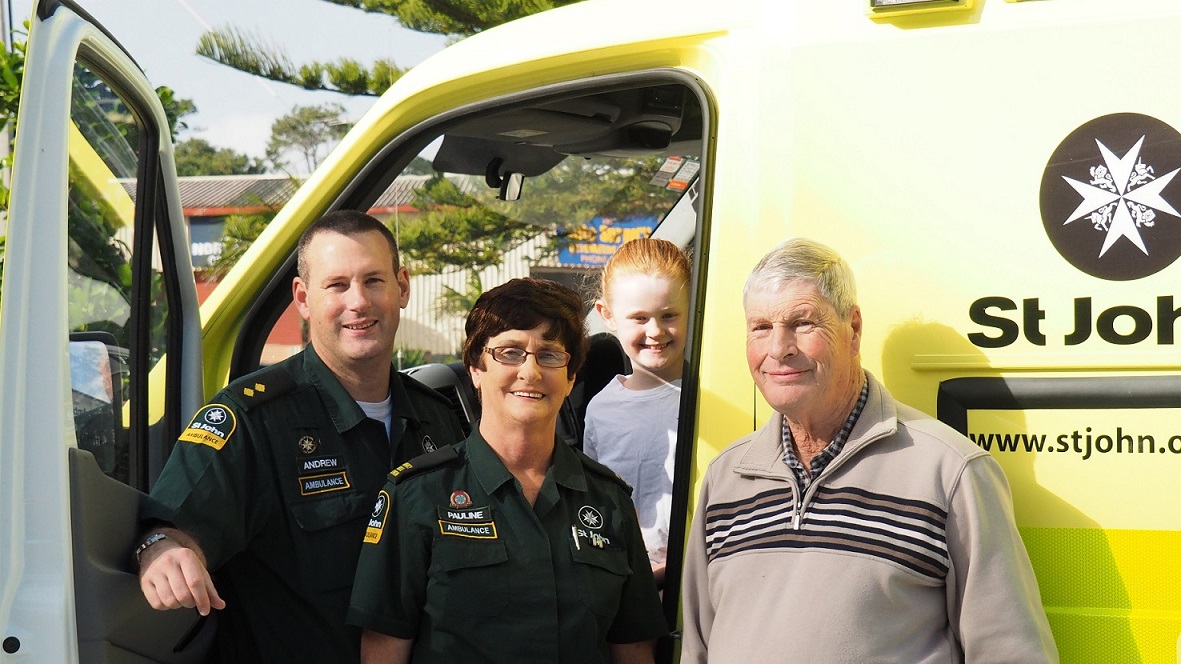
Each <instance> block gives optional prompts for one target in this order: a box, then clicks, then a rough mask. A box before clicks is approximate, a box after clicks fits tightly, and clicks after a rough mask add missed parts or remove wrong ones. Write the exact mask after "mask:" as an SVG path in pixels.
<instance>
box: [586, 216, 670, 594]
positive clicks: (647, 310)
mask: <svg viewBox="0 0 1181 664" xmlns="http://www.w3.org/2000/svg"><path fill="white" fill-rule="evenodd" d="M595 309H596V310H597V311H598V312H599V315H600V316H602V317H603V321H604V322H605V323H606V325H607V328H608V329H609V330H611V332H612V333H614V334H615V336H616V338H618V339H619V343H620V344H621V345H622V346H623V350H624V352H625V353H627V356H628V357H629V358H631V365H632V373H631V374H630V375H628V376H616V377H615V379H614V380H612V381H611V382H609V383H608V384H607V386H606V387H604V388H603V390H602V391H601V392H599V393H598V394H597V395H595V397H594V398H593V399H591V402H590V404H589V405H588V406H587V411H586V430H585V435H584V439H583V440H584V443H583V450H584V451H585V452H586V454H587V455H588V456H590V457H591V458H592V459H595V460H597V461H599V462H600V463H602V464H604V465H606V466H608V467H609V468H611V469H612V470H614V471H615V472H616V473H618V474H619V476H620V477H622V478H623V479H624V480H625V481H627V483H628V484H630V485H631V486H632V501H633V502H635V504H636V511H637V512H638V513H639V515H640V529H641V531H643V534H644V544H645V545H647V547H648V558H649V560H650V561H651V563H652V571H653V574H654V576H655V577H656V581H657V583H658V584H659V583H663V580H664V566H665V557H666V555H667V552H668V522H669V509H670V507H671V505H672V475H673V458H674V453H675V450H676V442H677V412H678V410H679V408H680V402H681V372H682V371H683V368H684V367H683V364H684V358H685V325H686V323H687V322H688V317H689V261H688V259H687V258H686V257H685V255H684V254H683V253H681V250H680V249H678V248H677V246H676V245H675V244H673V243H671V242H669V241H667V240H655V239H640V240H632V241H630V242H628V243H626V244H624V245H623V246H622V247H620V249H619V251H618V252H616V253H615V255H614V256H612V257H611V260H610V261H608V262H607V265H606V267H605V268H603V279H602V292H601V294H600V296H599V299H598V301H597V302H596V303H595Z"/></svg>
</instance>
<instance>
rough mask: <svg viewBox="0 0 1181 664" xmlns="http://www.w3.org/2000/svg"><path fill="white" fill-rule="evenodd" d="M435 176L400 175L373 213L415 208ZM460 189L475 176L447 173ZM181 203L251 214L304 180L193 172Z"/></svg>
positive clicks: (471, 187)
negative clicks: (416, 198) (420, 191)
mask: <svg viewBox="0 0 1181 664" xmlns="http://www.w3.org/2000/svg"><path fill="white" fill-rule="evenodd" d="M431 177H432V176H429V175H400V176H398V177H397V178H395V179H394V181H393V182H392V183H390V186H389V187H387V188H386V190H385V191H383V192H382V193H381V195H380V196H378V197H377V200H376V201H374V202H373V205H372V206H371V207H370V208H369V212H370V213H372V214H392V213H393V212H395V211H398V212H414V211H415V209H414V207H412V206H411V205H410V203H411V201H413V200H414V191H415V190H416V189H418V188H419V187H421V186H422V185H424V184H425V183H426V182H427V180H429V179H430V178H431ZM448 178H449V179H451V180H452V181H453V182H455V184H456V185H458V186H459V188H460V190H461V191H464V192H466V193H474V192H475V190H476V185H475V179H474V178H472V177H470V176H466V175H450V176H448ZM177 183H178V185H179V187H180V201H181V207H182V208H184V214H185V216H186V217H217V216H225V215H229V214H252V213H255V212H262V211H265V210H273V209H276V208H279V207H282V206H283V204H284V203H286V202H287V201H288V200H290V198H291V196H292V195H294V194H295V190H296V189H298V188H299V185H300V184H302V181H301V180H299V179H298V178H294V177H291V176H288V175H274V174H263V175H193V176H185V177H179V178H177ZM122 185H123V188H124V189H125V190H127V193H128V194H129V195H131V197H132V198H133V199H134V197H135V181H134V180H123V181H122Z"/></svg>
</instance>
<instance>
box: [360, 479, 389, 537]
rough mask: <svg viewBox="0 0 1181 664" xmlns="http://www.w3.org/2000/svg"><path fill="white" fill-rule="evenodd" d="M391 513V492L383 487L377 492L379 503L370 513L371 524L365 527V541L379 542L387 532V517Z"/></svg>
mask: <svg viewBox="0 0 1181 664" xmlns="http://www.w3.org/2000/svg"><path fill="white" fill-rule="evenodd" d="M389 514H390V494H388V493H386V492H385V490H384V489H383V490H382V491H379V492H378V494H377V503H376V504H375V505H374V506H373V511H372V512H370V513H369V526H368V527H367V528H365V543H366V544H377V543H378V542H380V541H381V534H382V533H383V532H385V519H386V517H387V516H389Z"/></svg>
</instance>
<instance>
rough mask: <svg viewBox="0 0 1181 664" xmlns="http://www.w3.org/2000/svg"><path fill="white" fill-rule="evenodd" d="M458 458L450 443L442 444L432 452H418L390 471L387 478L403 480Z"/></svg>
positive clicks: (394, 480) (397, 481) (393, 480)
mask: <svg viewBox="0 0 1181 664" xmlns="http://www.w3.org/2000/svg"><path fill="white" fill-rule="evenodd" d="M458 458H459V454H458V453H457V452H456V451H455V448H454V447H452V446H451V445H444V446H442V447H440V448H439V449H437V450H435V451H434V452H427V453H426V454H420V455H418V456H416V457H414V458H413V459H411V460H409V461H407V462H406V463H404V464H402V465H400V466H398V467H397V468H395V469H393V470H391V471H390V475H389V480H390V481H391V482H393V483H395V484H397V483H399V482H403V481H405V480H406V478H407V477H411V476H413V475H417V474H419V473H422V472H424V471H427V470H430V469H431V468H438V467H439V466H442V465H444V464H447V463H451V462H452V461H455V460H456V459H458Z"/></svg>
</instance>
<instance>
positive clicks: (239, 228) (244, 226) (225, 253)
mask: <svg viewBox="0 0 1181 664" xmlns="http://www.w3.org/2000/svg"><path fill="white" fill-rule="evenodd" d="M274 218H275V212H259V213H257V214H231V215H230V216H228V217H226V225H225V229H224V230H223V231H222V236H221V253H220V254H219V255H218V257H217V259H216V260H214V261H213V265H212V266H211V267H210V268H209V274H208V276H209V278H210V280H211V281H217V280H220V279H221V278H222V277H224V276H225V275H226V273H228V272H229V271H230V268H232V267H234V265H236V264H237V263H238V261H239V260H240V259H241V258H242V255H243V254H245V253H246V250H247V249H249V248H250V245H251V244H253V243H254V241H255V240H256V239H258V236H259V235H260V234H262V232H263V230H265V229H266V227H267V224H269V223H271V220H272V219H274Z"/></svg>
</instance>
